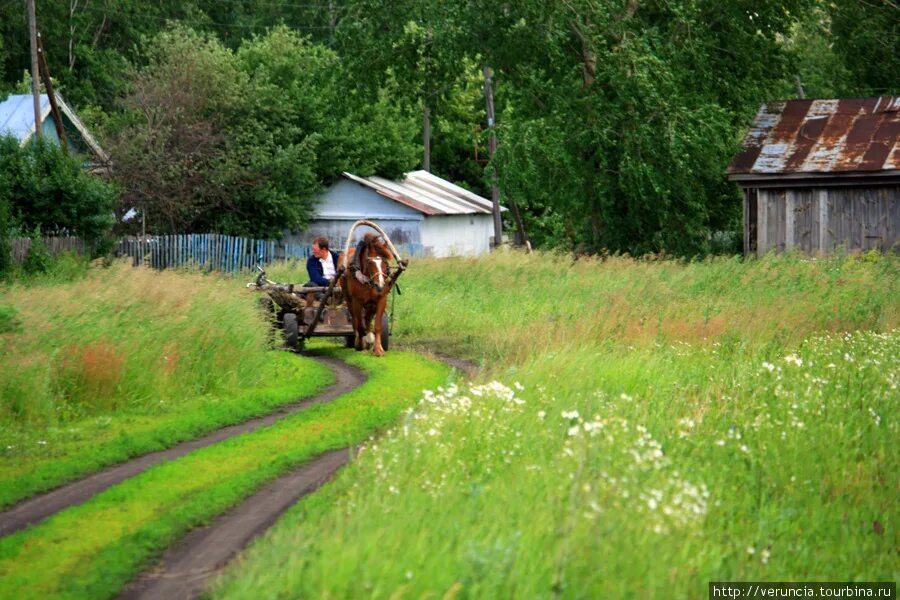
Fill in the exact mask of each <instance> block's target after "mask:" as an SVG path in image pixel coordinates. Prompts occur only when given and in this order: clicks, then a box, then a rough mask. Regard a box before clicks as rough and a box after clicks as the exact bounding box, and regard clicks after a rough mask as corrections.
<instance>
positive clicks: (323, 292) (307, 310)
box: [247, 220, 409, 351]
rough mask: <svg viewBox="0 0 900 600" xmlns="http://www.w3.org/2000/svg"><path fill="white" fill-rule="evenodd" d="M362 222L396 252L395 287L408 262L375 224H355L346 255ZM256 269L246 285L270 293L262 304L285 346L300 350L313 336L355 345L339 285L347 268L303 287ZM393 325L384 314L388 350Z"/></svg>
mask: <svg viewBox="0 0 900 600" xmlns="http://www.w3.org/2000/svg"><path fill="white" fill-rule="evenodd" d="M362 225H365V226H368V227H372V228H373V229H375V230H376V231H378V233H379V234H381V236H382V237H383V238H384V240H385V241H386V242H387V243H388V245H389V247H390V249H391V251H392V252H393V253H394V256H395V257H396V259H397V268H396V270H395V271H394V276H393V277H392V278H391V282H390V283H391V285H392V286H393V284H394V283H395V282H396V280H397V278H398V277H399V276H400V274H401V273H403V271H404V270H405V269H406V266H407V265H408V263H409V261H408V260H401V259H400V255H399V254H398V253H397V250H396V248H394V245H393V244H392V243H391V242H390V240H389V239H388V237H387V234H386V233H385V232H384V231H383V230H382V229H381V228H380V227H379V226H378V225H376V224H375V223H372V222H371V221H365V220H363V221H357V222H356V223H354V224H353V226H352V227H351V228H350V233H349V234H348V235H347V244H346V246H345V248H344V254H345V255H346V254H347V251H348V250H349V248H350V243H351V240H352V238H353V233H354V231H355V230H356V228H357V227H359V226H362ZM256 269H257V270H258V271H259V274H258V275H257V277H256V280H255V281H252V282H250V283H248V284H247V287H248V288H252V289H256V290H260V291H264V292H266V293H267V295H268V297H267V298H261V299H260V305H261V306H262V307H263V309H264V310H265V311H266V314H267V315H270V316H271V319H272V327H273V332H274V331H277V330H281V331H282V332H283V334H284V345H285V347H286V348H287V349H289V350H293V351H299V350H301V349H302V348H303V344H304V343H305V342H306V340H308V339H309V338H311V337H343V338H344V342H345V345H346V346H347V347H352V346H353V343H354V341H355V332H354V331H353V323H352V321H351V318H350V311H349V310H348V309H347V305H346V303H345V302H344V298H343V294H342V292H341V288H340V286H339V285H338V281H339V280H340V278H341V275H342V274H343V272H344V267H340V268H339V269H338V272H337V274H336V275H335V276H334V278H333V279H332V280H331V283H330V285H329V286H328V287H304V286H303V285H299V284H293V283H277V282H275V281H272V280H270V279H269V278H268V277H267V276H266V271H265V269H263V268H262V266H260V265H257V266H256ZM392 324H393V323H392V322H391V318H390V316H389V315H388V314H387V313H385V314H384V316H383V318H382V326H381V347H382V348H384V349H385V350H387V349H388V342H389V338H390V331H391V326H392Z"/></svg>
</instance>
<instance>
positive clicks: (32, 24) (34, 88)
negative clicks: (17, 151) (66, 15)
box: [26, 0, 43, 139]
mask: <svg viewBox="0 0 900 600" xmlns="http://www.w3.org/2000/svg"><path fill="white" fill-rule="evenodd" d="M26 5H27V8H28V30H29V34H30V37H31V95H32V96H34V135H35V136H36V137H37V138H38V139H41V134H42V133H43V132H42V131H41V76H40V74H39V73H38V68H39V67H38V49H37V23H36V19H35V16H34V0H26Z"/></svg>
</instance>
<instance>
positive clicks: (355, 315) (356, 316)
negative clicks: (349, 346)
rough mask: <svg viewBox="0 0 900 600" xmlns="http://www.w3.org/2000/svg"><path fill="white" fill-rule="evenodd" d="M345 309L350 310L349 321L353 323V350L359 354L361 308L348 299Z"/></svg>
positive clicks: (357, 303) (361, 343) (361, 346)
mask: <svg viewBox="0 0 900 600" xmlns="http://www.w3.org/2000/svg"><path fill="white" fill-rule="evenodd" d="M347 308H349V309H350V320H351V321H352V322H353V333H354V335H355V338H354V342H353V348H354V349H356V351H357V352H359V351H361V350H362V349H363V338H362V335H360V331H361V330H362V306H360V303H359V302H357V301H355V300H354V299H353V298H351V297H348V298H347Z"/></svg>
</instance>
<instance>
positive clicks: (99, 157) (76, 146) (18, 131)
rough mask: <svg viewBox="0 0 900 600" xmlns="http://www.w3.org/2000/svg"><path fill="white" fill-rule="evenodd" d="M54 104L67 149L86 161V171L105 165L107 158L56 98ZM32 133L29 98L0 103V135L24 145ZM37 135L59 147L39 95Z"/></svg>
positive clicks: (44, 97) (47, 101)
mask: <svg viewBox="0 0 900 600" xmlns="http://www.w3.org/2000/svg"><path fill="white" fill-rule="evenodd" d="M56 104H57V106H59V112H60V115H61V117H62V122H63V130H64V132H65V135H66V143H67V144H68V146H69V147H70V149H72V150H73V151H75V152H77V153H78V154H81V155H83V156H85V157H88V162H87V164H86V165H85V166H86V167H87V168H88V169H92V170H93V169H98V168H101V167H102V166H105V165H108V164H109V156H107V154H106V152H104V151H103V148H101V147H100V144H99V143H97V140H96V139H94V136H92V135H91V133H90V132H89V131H88V129H87V127H85V125H84V123H82V122H81V119H79V118H78V115H76V114H75V111H74V110H72V108H71V107H70V106H69V105H68V104H67V103H66V101H65V100H63V98H62V96H60V95H59V94H56ZM34 132H35V122H34V101H33V97H32V96H31V94H16V95H12V96H9V97H8V98H6V100H3V101H2V102H0V135H11V136H13V137H15V138H16V139H18V140H19V142H20V143H21V144H22V145H25V144H26V143H27V142H28V140H30V139H31V138H32V137H33V136H34ZM41 134H42V136H43V139H45V140H49V141H51V142H53V143H56V144H59V135H58V134H57V132H56V124H55V123H54V122H53V116H52V115H51V107H50V99H49V98H48V97H47V94H41Z"/></svg>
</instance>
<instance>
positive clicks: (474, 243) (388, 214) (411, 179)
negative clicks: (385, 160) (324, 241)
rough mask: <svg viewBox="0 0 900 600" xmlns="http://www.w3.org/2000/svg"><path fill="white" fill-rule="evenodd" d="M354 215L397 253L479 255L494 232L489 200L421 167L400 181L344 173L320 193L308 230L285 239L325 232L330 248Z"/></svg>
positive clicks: (305, 238) (300, 240) (340, 241)
mask: <svg viewBox="0 0 900 600" xmlns="http://www.w3.org/2000/svg"><path fill="white" fill-rule="evenodd" d="M502 210H505V209H502ZM359 219H369V220H370V221H374V222H376V223H377V224H378V225H380V226H381V227H382V228H383V229H384V230H385V231H386V232H387V234H388V235H389V236H390V237H391V240H392V241H393V242H394V243H395V244H396V245H397V246H398V248H399V249H400V251H401V253H403V254H408V255H413V256H436V257H445V256H477V255H480V254H485V253H487V252H489V251H490V241H491V237H492V236H493V235H494V225H493V219H492V214H491V201H490V200H488V199H486V198H482V197H481V196H479V195H477V194H473V193H472V192H470V191H468V190H465V189H463V188H461V187H459V186H458V185H454V184H452V183H450V182H449V181H446V180H444V179H441V178H440V177H437V176H435V175H432V174H431V173H429V172H427V171H413V172H411V173H408V174H407V175H406V177H404V179H403V180H402V181H391V180H388V179H384V178H382V177H358V176H356V175H353V174H351V173H344V177H343V179H341V181H339V182H337V183H336V184H334V185H333V186H332V187H331V188H329V189H328V191H326V192H325V193H324V194H322V196H321V201H320V204H319V206H318V208H317V210H316V217H315V219H313V220H312V221H311V222H310V224H309V228H308V229H307V230H306V231H305V232H303V233H302V234H300V235H289V236H287V238H286V240H285V241H287V242H291V243H299V244H309V243H311V241H312V240H313V239H314V238H315V237H317V236H319V235H325V236H328V238H329V239H330V240H331V241H332V246H336V245H339V244H343V241H344V240H346V236H347V231H348V230H349V229H350V225H351V224H352V223H353V222H354V221H356V220H359ZM358 231H359V233H360V234H362V233H365V231H366V230H365V229H364V228H363V229H361V230H358ZM401 246H402V247H401Z"/></svg>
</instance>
